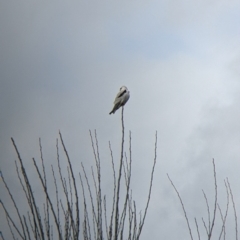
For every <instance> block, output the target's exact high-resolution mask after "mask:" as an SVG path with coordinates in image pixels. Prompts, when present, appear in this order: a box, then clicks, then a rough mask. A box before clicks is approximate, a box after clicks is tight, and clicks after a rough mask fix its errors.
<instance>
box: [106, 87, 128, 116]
mask: <svg viewBox="0 0 240 240" xmlns="http://www.w3.org/2000/svg"><path fill="white" fill-rule="evenodd" d="M129 98H130V92H129V91H128V89H127V87H125V86H122V87H121V88H120V91H119V93H118V94H117V96H116V98H115V101H114V107H113V109H112V111H111V112H110V113H109V114H112V113H115V112H116V111H117V110H118V109H119V108H120V107H123V106H124V105H125V104H126V102H127V101H128V99H129Z"/></svg>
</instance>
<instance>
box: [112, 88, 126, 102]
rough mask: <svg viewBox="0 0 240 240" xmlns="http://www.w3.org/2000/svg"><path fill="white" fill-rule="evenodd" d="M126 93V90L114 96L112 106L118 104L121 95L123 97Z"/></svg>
mask: <svg viewBox="0 0 240 240" xmlns="http://www.w3.org/2000/svg"><path fill="white" fill-rule="evenodd" d="M126 92H127V91H126V90H124V91H120V92H119V93H118V94H117V96H116V98H115V100H114V104H116V103H118V102H119V101H121V100H122V97H123V95H124V94H125V93H126Z"/></svg>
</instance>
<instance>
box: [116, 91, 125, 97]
mask: <svg viewBox="0 0 240 240" xmlns="http://www.w3.org/2000/svg"><path fill="white" fill-rule="evenodd" d="M126 92H127V90H124V91H123V92H122V93H121V94H120V95H119V96H118V98H120V97H121V96H122V95H123V94H124V93H126Z"/></svg>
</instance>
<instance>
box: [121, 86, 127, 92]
mask: <svg viewBox="0 0 240 240" xmlns="http://www.w3.org/2000/svg"><path fill="white" fill-rule="evenodd" d="M124 90H128V89H127V87H126V86H122V87H120V91H124Z"/></svg>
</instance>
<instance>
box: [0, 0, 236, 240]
mask: <svg viewBox="0 0 240 240" xmlns="http://www.w3.org/2000/svg"><path fill="white" fill-rule="evenodd" d="M0 6H1V7H0V164H1V165H0V167H1V170H2V172H3V173H4V176H5V178H6V179H7V180H8V182H9V183H10V184H11V186H12V188H13V189H14V188H15V190H16V192H17V189H16V187H15V184H17V182H18V179H17V178H16V173H15V167H14V160H15V159H16V154H15V152H14V149H13V147H12V145H11V141H10V137H13V138H14V139H15V141H16V143H17V145H18V147H19V151H20V152H21V154H22V157H23V158H24V162H25V163H26V165H27V166H30V165H31V164H32V163H31V158H32V157H36V158H37V159H39V151H38V138H39V137H40V138H41V139H42V144H43V148H44V155H45V157H46V160H47V161H48V162H49V164H52V163H53V162H54V161H56V149H55V143H56V138H57V137H58V130H61V132H62V134H63V137H64V140H65V143H66V146H67V148H68V151H69V154H70V156H71V159H72V162H73V164H74V166H75V169H76V170H77V169H78V167H79V169H80V166H79V164H80V162H81V161H83V162H84V163H85V164H86V165H91V164H92V161H93V158H92V157H93V156H92V152H91V144H90V139H89V133H88V131H89V129H91V130H94V129H97V133H98V138H99V142H100V147H101V156H102V157H103V158H104V159H105V157H106V159H107V160H104V164H110V158H109V150H108V141H109V140H110V141H111V142H112V145H113V149H114V151H115V155H116V156H118V154H119V147H120V138H121V128H120V127H121V126H120V111H118V112H116V113H115V115H111V116H110V115H109V114H108V113H109V112H110V110H111V108H112V106H113V101H114V98H115V95H116V94H117V92H118V90H119V88H120V87H121V86H122V85H126V86H127V87H128V89H129V90H130V94H131V97H130V100H129V101H128V103H127V104H126V107H125V127H126V133H128V131H129V130H131V132H132V141H133V161H134V165H133V166H134V172H133V173H134V180H133V186H132V187H133V189H135V192H136V194H135V197H136V201H139V202H140V205H141V204H143V203H145V201H146V195H143V194H142V192H143V191H142V190H141V189H145V190H146V189H147V187H148V183H149V176H150V170H151V165H152V161H153V150H154V134H155V131H156V130H157V131H158V159H157V165H156V170H155V178H154V184H153V193H152V198H151V202H150V207H149V212H148V215H147V218H146V224H145V227H144V229H143V234H142V239H149V237H150V236H151V239H169V240H174V239H188V238H189V236H188V230H187V225H186V222H185V220H184V215H183V213H182V209H181V205H180V203H179V200H178V199H177V196H176V194H175V192H174V190H173V188H172V187H171V185H170V183H169V181H168V179H167V176H166V173H168V174H169V175H170V176H171V178H172V180H173V181H174V182H175V184H176V186H177V188H178V190H179V192H180V194H181V196H182V197H183V201H184V202H185V207H186V210H187V212H188V213H189V218H190V222H191V224H192V228H193V229H194V217H197V219H198V220H199V224H201V218H202V217H204V218H206V217H207V212H206V206H205V202H204V198H203V196H202V192H201V191H202V189H205V190H206V193H207V194H208V196H209V201H210V204H213V200H214V182H213V172H212V163H211V161H212V158H214V159H215V163H216V170H217V179H218V186H219V198H220V204H221V206H222V208H223V209H225V207H226V193H225V187H224V182H223V180H224V179H225V178H226V177H228V178H229V181H230V183H231V186H232V190H233V193H234V197H235V203H236V208H237V210H238V211H240V191H239V183H240V179H239V169H240V1H239V0H200V1H187V0H183V1H178V0H177V1H173V0H168V1H165V0H161V1H120V2H118V3H116V2H112V1H101V2H99V1H93V2H90V1H83V0H70V1H57V0H52V1H47V0H42V1H33V0H31V1H30V0H25V1H12V0H8V1H1V4H0ZM108 158H109V159H108ZM117 159H118V158H117V157H116V158H115V161H117ZM108 161H109V162H108ZM31 171H32V169H31V168H30V167H29V174H30V176H33V177H34V176H35V172H31ZM103 171H104V166H103ZM0 189H1V193H3V192H4V194H1V198H4V199H5V201H6V199H7V197H6V195H5V191H4V189H3V184H1V188H0ZM211 206H212V205H211ZM1 213H2V211H1ZM2 218H4V216H3V215H2V214H1V219H2ZM218 218H219V215H218ZM2 221H3V220H1V222H2ZM228 222H229V228H228V229H227V234H228V235H227V236H228V239H233V238H234V227H233V223H234V218H233V214H232V212H230V213H229V217H228ZM239 230H240V229H239ZM201 231H202V233H203V234H204V233H205V230H204V228H202V229H201ZM6 234H7V233H6ZM194 234H196V231H195V232H194ZM203 236H204V235H203ZM216 236H217V235H216Z"/></svg>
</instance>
